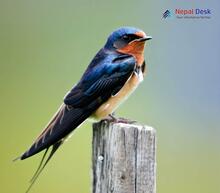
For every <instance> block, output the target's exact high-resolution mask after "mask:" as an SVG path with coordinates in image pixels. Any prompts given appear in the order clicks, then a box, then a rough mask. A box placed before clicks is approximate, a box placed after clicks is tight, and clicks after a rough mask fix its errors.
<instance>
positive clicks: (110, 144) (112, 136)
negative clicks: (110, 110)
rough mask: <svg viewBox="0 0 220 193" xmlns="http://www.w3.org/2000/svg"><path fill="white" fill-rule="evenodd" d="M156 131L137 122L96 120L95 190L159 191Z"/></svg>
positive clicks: (118, 192)
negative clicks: (157, 183) (97, 121)
mask: <svg viewBox="0 0 220 193" xmlns="http://www.w3.org/2000/svg"><path fill="white" fill-rule="evenodd" d="M155 134H156V133H155V130H154V129H153V128H151V127H148V126H143V125H139V124H137V123H135V124H134V123H120V122H119V123H118V122H110V121H101V122H99V123H95V124H93V154H92V159H93V160H92V161H93V193H156V161H155V157H156V156H155V150H156V142H155V140H156V136H155Z"/></svg>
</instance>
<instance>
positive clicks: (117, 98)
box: [91, 71, 143, 120]
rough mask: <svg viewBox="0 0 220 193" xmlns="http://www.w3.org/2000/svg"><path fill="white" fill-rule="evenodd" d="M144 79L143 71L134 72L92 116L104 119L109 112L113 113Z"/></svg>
mask: <svg viewBox="0 0 220 193" xmlns="http://www.w3.org/2000/svg"><path fill="white" fill-rule="evenodd" d="M142 80H143V73H142V72H141V71H140V73H139V74H136V73H133V74H132V75H131V77H130V78H129V79H128V81H127V82H126V83H125V85H124V86H123V87H122V88H121V90H120V91H119V92H118V93H117V94H116V95H114V96H111V97H110V98H109V99H108V100H107V101H106V102H105V103H103V104H102V105H101V106H100V107H99V108H98V109H97V110H96V111H95V112H94V113H93V114H92V116H91V118H93V119H98V120H100V119H103V118H106V117H107V116H108V115H109V114H111V113H113V112H114V111H115V110H116V108H117V107H118V106H119V105H120V104H121V103H122V102H123V101H125V100H126V99H127V98H128V96H129V95H130V94H131V93H132V92H133V91H134V90H135V89H136V88H137V86H138V85H139V83H140V82H141V81H142Z"/></svg>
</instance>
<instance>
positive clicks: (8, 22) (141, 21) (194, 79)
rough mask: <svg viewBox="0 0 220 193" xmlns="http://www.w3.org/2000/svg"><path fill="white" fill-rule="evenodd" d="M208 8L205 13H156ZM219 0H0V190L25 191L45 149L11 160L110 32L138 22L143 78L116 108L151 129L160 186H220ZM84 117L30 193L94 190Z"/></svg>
mask: <svg viewBox="0 0 220 193" xmlns="http://www.w3.org/2000/svg"><path fill="white" fill-rule="evenodd" d="M175 8H188V9H189V8H210V9H211V10H212V18H211V19H203V20H201V19H197V20H195V19H191V20H190V19H188V20H186V19H185V20H178V19H175V18H169V19H166V20H164V19H162V18H161V17H162V14H163V12H164V11H165V10H166V9H175ZM219 10H220V3H219V1H217V0H216V1H214V0H210V1H206V2H203V1H202V2H201V1H198V0H197V1H190V2H188V1H185V2H183V1H181V2H179V1H177V2H175V3H174V2H173V1H168V0H167V1H159V0H158V1H151V2H150V1H146V0H145V1H144V0H142V1H139V0H138V1H124V2H123V1H101V0H83V1H73V0H72V1H71V0H63V1H61V0H59V1H58V0H1V1H0V69H1V70H0V89H1V90H0V93H1V95H0V96H1V100H0V107H1V108H0V117H1V121H0V129H1V130H0V131H1V135H0V136H1V138H0V143H1V146H0V147H1V158H0V192H2V193H22V192H24V191H25V190H26V188H27V186H28V180H29V179H30V177H31V176H32V174H33V172H34V171H35V169H36V167H37V165H38V163H39V160H40V158H41V156H42V154H41V155H37V156H35V157H33V158H31V159H28V160H25V161H18V162H15V163H13V162H12V159H13V158H15V157H16V156H18V155H19V154H20V153H22V152H23V151H25V150H26V148H28V147H29V145H30V144H31V143H32V141H33V140H34V139H35V137H36V136H37V135H38V134H39V133H40V131H41V129H42V128H43V127H44V126H45V124H47V122H48V120H49V119H50V118H51V116H52V115H53V113H54V112H55V111H56V110H57V108H58V106H59V105H60V104H61V101H62V99H63V96H64V95H65V93H66V92H67V91H68V90H69V89H70V88H71V87H72V86H73V84H74V83H76V82H77V80H79V78H80V76H81V74H82V73H83V71H84V70H85V68H86V67H87V65H88V63H89V62H90V60H91V59H92V57H93V56H94V55H95V53H96V52H97V51H98V50H99V49H100V48H101V47H102V46H103V45H104V43H105V41H106V38H107V36H108V35H109V33H110V32H111V31H113V30H114V29H116V28H118V27H120V26H136V27H139V28H141V29H143V30H144V31H145V32H146V33H147V34H148V35H151V36H153V40H152V41H150V42H148V44H147V47H146V61H147V64H148V75H147V77H146V79H145V82H144V83H143V84H142V85H141V86H140V87H139V88H138V90H137V91H136V92H135V94H133V95H132V96H131V97H130V98H129V100H128V101H127V102H126V103H125V104H124V105H123V106H122V107H121V108H120V109H119V110H118V111H117V114H118V115H120V116H124V117H128V118H132V119H134V120H138V121H139V122H141V123H144V124H147V125H151V126H153V127H155V128H156V129H157V138H158V140H157V142H158V145H157V147H158V150H157V192H158V193H177V192H178V193H186V192H187V193H207V192H209V193H219V192H220V151H219V147H220V140H219V139H220V129H219V126H220V121H219V118H220V84H219V83H220V54H219V50H220V38H219V34H220V14H219ZM91 134H92V130H91V124H90V123H86V124H84V125H83V126H82V127H81V128H80V129H79V130H78V131H76V132H75V133H74V135H73V136H72V138H71V139H70V140H69V141H68V142H67V143H65V144H64V145H63V146H62V147H61V149H60V150H59V151H58V152H57V154H56V155H55V156H54V157H53V159H52V160H51V162H50V163H49V165H48V167H47V168H46V169H45V171H44V172H43V173H42V175H41V176H40V178H39V180H38V181H37V183H36V184H35V186H34V187H33V189H32V191H31V192H32V193H46V192H53V193H61V192H66V193H68V192H76V193H78V192H82V193H89V192H91Z"/></svg>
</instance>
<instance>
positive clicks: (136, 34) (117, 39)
mask: <svg viewBox="0 0 220 193" xmlns="http://www.w3.org/2000/svg"><path fill="white" fill-rule="evenodd" d="M149 39H151V37H150V36H147V35H146V34H145V33H144V31H143V30H141V29H138V28H135V27H121V28H119V29H117V30H115V31H113V32H112V33H111V34H110V36H109V37H108V40H107V42H106V44H105V46H104V47H105V48H106V49H110V50H112V49H113V50H117V49H121V48H123V47H125V46H126V45H128V44H129V43H130V42H132V41H135V40H138V41H146V40H149Z"/></svg>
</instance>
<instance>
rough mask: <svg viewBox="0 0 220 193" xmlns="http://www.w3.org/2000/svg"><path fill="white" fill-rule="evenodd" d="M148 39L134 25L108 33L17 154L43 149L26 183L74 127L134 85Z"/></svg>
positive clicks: (102, 112)
mask: <svg viewBox="0 0 220 193" xmlns="http://www.w3.org/2000/svg"><path fill="white" fill-rule="evenodd" d="M150 39H151V36H147V35H146V34H145V33H144V31H142V30H140V29H137V28H134V27H122V28H119V29H117V30H116V31H114V32H112V33H111V34H110V36H109V37H108V39H107V42H106V44H105V45H104V47H103V48H101V49H100V51H99V52H98V53H97V54H96V56H95V57H94V58H93V60H92V61H91V63H90V64H89V66H88V67H87V69H86V71H85V72H84V74H83V75H82V77H81V79H80V80H79V82H78V83H77V84H76V85H75V86H74V87H73V88H72V89H71V90H70V91H69V92H68V93H67V95H66V96H65V97H64V100H63V104H62V105H61V106H60V108H59V110H58V111H57V113H55V115H54V117H53V118H52V119H51V121H50V122H49V124H48V125H47V126H46V128H45V129H44V130H43V131H42V132H41V134H40V135H39V136H38V137H37V139H36V140H35V141H34V142H33V144H32V145H31V147H30V148H29V149H28V150H27V151H26V152H25V153H23V154H22V155H21V156H20V157H19V158H18V159H21V160H24V159H26V158H29V157H31V156H33V155H35V154H37V153H39V152H40V151H42V150H45V153H44V155H43V158H42V160H41V162H40V165H39V167H38V169H37V171H36V173H35V174H34V176H33V178H32V180H31V184H30V187H31V186H32V185H33V183H34V182H35V180H36V179H37V177H38V176H39V174H40V173H41V171H42V170H43V168H44V167H45V166H46V164H47V163H48V161H49V160H50V159H51V157H52V156H53V154H54V153H55V152H56V150H57V149H58V148H59V147H60V145H61V144H63V142H64V141H65V139H66V138H67V137H68V135H69V134H70V133H71V132H72V131H73V130H74V129H76V128H77V127H79V125H81V124H82V123H83V122H84V121H85V120H86V119H88V118H92V119H95V120H101V119H105V118H107V117H108V116H109V115H111V114H112V113H113V112H114V111H115V110H116V108H117V107H118V106H119V105H120V104H121V103H122V102H123V101H124V100H125V99H126V98H127V97H128V96H129V95H130V94H131V93H132V92H133V91H134V90H135V89H136V87H137V86H138V85H139V83H140V82H141V81H142V80H143V77H144V75H145V72H146V66H145V61H144V46H145V42H146V41H147V40H150ZM50 147H51V152H50V154H49V156H48V157H47V159H46V160H45V158H46V154H47V152H48V150H49V148H50ZM44 160H45V161H44ZM30 187H29V189H30ZM29 189H28V191H29Z"/></svg>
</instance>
